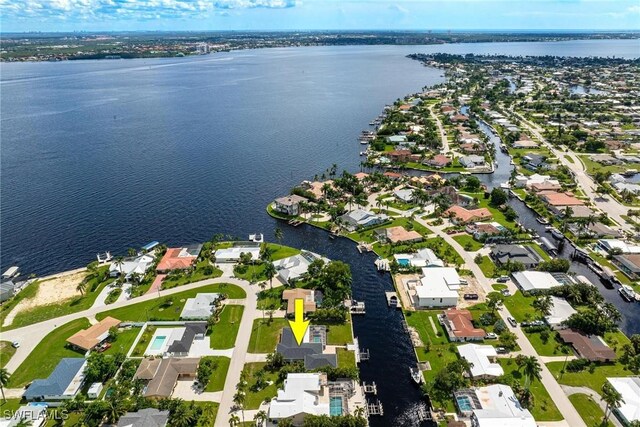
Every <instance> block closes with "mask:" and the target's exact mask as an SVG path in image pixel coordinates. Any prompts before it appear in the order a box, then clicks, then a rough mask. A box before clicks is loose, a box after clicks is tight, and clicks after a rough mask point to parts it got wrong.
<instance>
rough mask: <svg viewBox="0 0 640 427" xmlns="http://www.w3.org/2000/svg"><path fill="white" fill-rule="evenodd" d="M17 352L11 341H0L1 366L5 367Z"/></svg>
mask: <svg viewBox="0 0 640 427" xmlns="http://www.w3.org/2000/svg"><path fill="white" fill-rule="evenodd" d="M15 352H16V349H15V348H13V346H12V345H11V343H10V342H9V341H0V368H4V365H6V364H7V363H8V362H9V360H11V357H12V356H13V355H14V353H15Z"/></svg>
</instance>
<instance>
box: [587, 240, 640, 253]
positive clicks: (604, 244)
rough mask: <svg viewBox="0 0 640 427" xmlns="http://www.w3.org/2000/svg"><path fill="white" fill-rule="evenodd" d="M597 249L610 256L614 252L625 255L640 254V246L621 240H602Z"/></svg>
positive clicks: (599, 241) (598, 242) (597, 243)
mask: <svg viewBox="0 0 640 427" xmlns="http://www.w3.org/2000/svg"><path fill="white" fill-rule="evenodd" d="M596 249H599V250H601V251H604V252H606V253H608V254H611V253H613V252H619V253H623V254H640V246H637V245H631V244H628V243H627V242H625V241H623V240H619V239H600V240H598V241H597V242H596Z"/></svg>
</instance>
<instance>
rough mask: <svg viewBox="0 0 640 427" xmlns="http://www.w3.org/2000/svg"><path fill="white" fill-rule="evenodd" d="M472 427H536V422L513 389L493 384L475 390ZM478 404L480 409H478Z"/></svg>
mask: <svg viewBox="0 0 640 427" xmlns="http://www.w3.org/2000/svg"><path fill="white" fill-rule="evenodd" d="M474 393H475V399H473V404H472V407H473V410H472V414H471V425H472V426H474V427H501V426H504V427H506V426H508V427H536V426H537V423H536V420H535V419H534V418H533V415H531V412H529V410H528V409H525V408H524V407H523V406H522V405H521V404H520V402H519V401H518V398H517V397H516V395H515V394H514V392H513V390H512V389H511V387H509V386H507V385H504V384H493V385H490V386H486V387H480V388H478V389H476V390H474ZM476 404H478V405H479V407H476Z"/></svg>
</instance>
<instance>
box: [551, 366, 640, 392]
mask: <svg viewBox="0 0 640 427" xmlns="http://www.w3.org/2000/svg"><path fill="white" fill-rule="evenodd" d="M563 366H564V362H550V363H547V368H549V370H550V371H551V373H552V374H553V376H555V377H556V378H558V382H559V383H560V384H566V385H572V386H576V387H589V388H590V389H592V390H593V391H595V392H596V393H600V390H602V385H603V384H604V383H605V381H606V379H607V377H628V376H631V375H633V373H632V372H631V371H629V370H627V369H625V368H624V366H622V364H620V363H610V364H606V365H598V366H596V368H595V370H594V371H593V373H591V372H589V368H587V369H585V370H584V371H582V372H565V373H564V374H561V372H560V371H561V370H562V367H563Z"/></svg>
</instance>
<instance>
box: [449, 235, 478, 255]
mask: <svg viewBox="0 0 640 427" xmlns="http://www.w3.org/2000/svg"><path fill="white" fill-rule="evenodd" d="M453 240H455V241H456V242H458V243H460V246H462V247H463V248H464V250H465V251H471V252H475V251H477V250H479V249H481V248H482V247H483V246H484V245H483V244H482V243H480V242H478V241H477V240H475V239H474V238H473V237H472V236H470V235H468V234H460V235H459V236H453Z"/></svg>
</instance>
